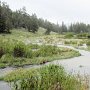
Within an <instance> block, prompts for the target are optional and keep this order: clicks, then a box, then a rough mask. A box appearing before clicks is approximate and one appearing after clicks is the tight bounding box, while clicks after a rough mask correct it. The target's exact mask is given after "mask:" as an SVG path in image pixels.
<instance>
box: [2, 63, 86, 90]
mask: <svg viewBox="0 0 90 90" xmlns="http://www.w3.org/2000/svg"><path fill="white" fill-rule="evenodd" d="M3 80H4V81H6V82H8V83H11V85H12V86H13V88H14V89H15V90H85V86H84V84H82V83H80V81H78V80H77V79H76V78H75V77H74V76H71V75H68V74H67V73H66V72H65V70H64V68H63V67H61V66H56V65H50V66H44V67H41V68H38V69H19V70H15V71H13V72H11V73H9V74H8V75H6V76H5V77H4V78H3Z"/></svg>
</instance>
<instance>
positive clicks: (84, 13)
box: [1, 0, 90, 24]
mask: <svg viewBox="0 0 90 90" xmlns="http://www.w3.org/2000/svg"><path fill="white" fill-rule="evenodd" d="M1 1H4V2H7V4H9V6H10V8H11V9H12V10H14V11H15V10H16V9H20V8H22V7H23V6H25V7H26V10H27V12H28V13H29V14H30V15H31V14H32V13H36V14H37V16H38V17H39V18H44V19H47V20H49V21H51V22H54V23H57V22H58V23H61V22H62V21H64V22H65V24H69V23H71V22H72V23H74V22H77V21H78V22H84V23H90V0H1Z"/></svg>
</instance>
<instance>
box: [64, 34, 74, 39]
mask: <svg viewBox="0 0 90 90" xmlns="http://www.w3.org/2000/svg"><path fill="white" fill-rule="evenodd" d="M73 36H74V35H73V33H67V34H66V35H65V38H72V37H73Z"/></svg>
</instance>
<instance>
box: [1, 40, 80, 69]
mask: <svg viewBox="0 0 90 90" xmlns="http://www.w3.org/2000/svg"><path fill="white" fill-rule="evenodd" d="M79 55H80V54H79V52H78V51H74V50H72V49H68V48H59V47H57V46H50V45H41V46H39V45H37V44H27V45H26V44H24V43H23V42H20V41H8V40H7V41H3V40H1V43H0V67H1V68H4V67H7V66H24V65H35V64H44V63H46V62H50V61H53V60H60V59H65V58H72V57H76V56H79Z"/></svg>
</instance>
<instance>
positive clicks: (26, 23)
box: [0, 1, 90, 34]
mask: <svg viewBox="0 0 90 90" xmlns="http://www.w3.org/2000/svg"><path fill="white" fill-rule="evenodd" d="M39 27H42V28H45V29H46V32H45V34H50V32H51V31H53V32H57V33H59V34H62V33H63V32H74V33H85V32H89V31H90V25H89V24H88V25H86V24H84V23H79V22H77V23H74V24H71V25H69V26H66V25H65V24H64V22H62V24H61V25H59V24H58V23H57V24H54V23H51V22H49V21H48V20H44V19H42V18H37V16H36V14H32V15H29V14H28V13H27V12H26V8H25V7H23V8H22V9H20V10H16V11H12V10H11V9H10V8H9V6H8V5H7V3H5V2H1V1H0V33H4V32H7V33H10V30H11V29H13V28H16V29H17V28H25V29H26V30H28V31H29V32H33V33H35V32H37V31H38V28H39Z"/></svg>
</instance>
